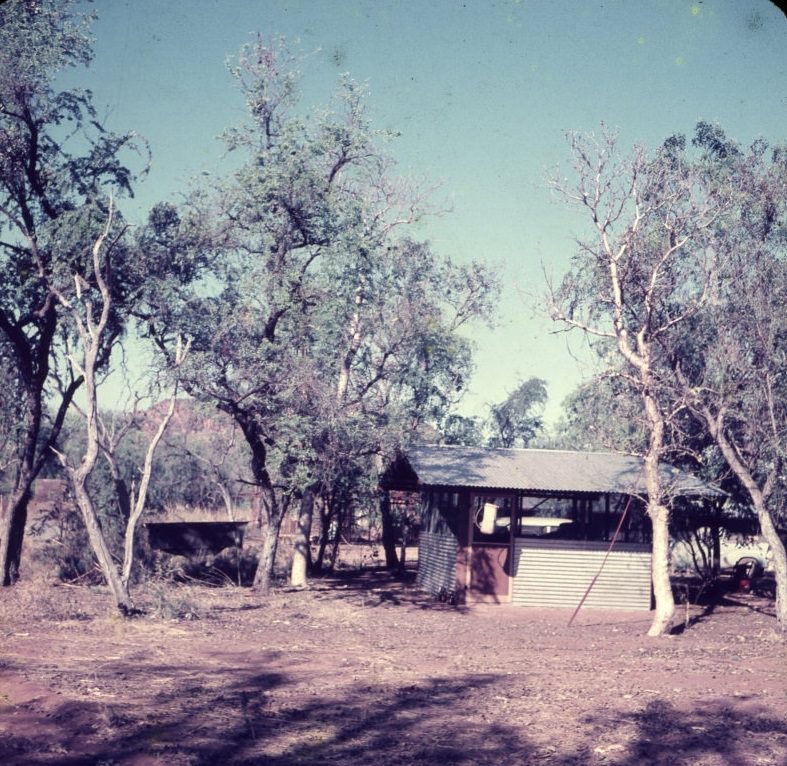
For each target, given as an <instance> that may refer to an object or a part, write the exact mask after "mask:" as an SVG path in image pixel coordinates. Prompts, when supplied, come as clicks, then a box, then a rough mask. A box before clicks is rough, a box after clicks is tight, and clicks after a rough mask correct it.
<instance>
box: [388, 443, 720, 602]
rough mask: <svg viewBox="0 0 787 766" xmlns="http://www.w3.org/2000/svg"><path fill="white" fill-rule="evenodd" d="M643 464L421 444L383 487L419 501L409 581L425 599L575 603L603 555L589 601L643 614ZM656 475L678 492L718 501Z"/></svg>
mask: <svg viewBox="0 0 787 766" xmlns="http://www.w3.org/2000/svg"><path fill="white" fill-rule="evenodd" d="M642 468H643V461H642V458H639V457H636V456H632V455H624V454H618V453H610V452H572V451H565V450H537V449H490V448H481V447H435V446H427V447H416V448H413V449H411V450H409V451H408V452H407V453H406V454H402V455H400V456H399V457H398V458H397V459H396V460H395V461H394V463H393V464H392V465H391V466H390V467H389V469H388V470H387V471H386V472H385V474H384V476H383V479H382V482H381V484H382V487H383V489H385V490H400V491H401V490H405V491H411V492H418V493H420V499H421V528H420V534H419V554H418V559H419V560H418V576H417V579H418V583H419V585H420V586H421V587H422V588H423V589H424V590H426V591H428V592H430V593H433V594H435V595H438V594H441V593H443V594H445V595H448V596H451V597H452V598H455V599H456V600H457V601H459V602H465V601H490V602H499V603H513V604H519V605H523V606H576V605H577V604H578V603H579V602H580V600H581V598H582V597H583V595H584V593H585V591H586V589H587V587H588V584H589V583H590V582H591V580H592V579H593V577H594V576H595V575H596V574H597V573H598V571H599V567H600V566H601V563H602V561H603V560H604V559H605V557H607V558H606V562H605V564H604V568H603V571H602V573H601V575H600V576H599V578H598V580H597V581H596V583H595V585H594V587H593V589H592V591H591V592H590V594H589V595H588V598H587V600H586V602H585V605H586V606H589V607H603V608H621V609H650V608H651V602H652V595H651V547H650V534H651V533H650V521H649V519H648V517H647V515H646V514H645V512H644V507H645V503H644V499H643V494H644V477H643V471H642ZM661 470H662V472H663V476H664V479H665V483H666V485H667V486H668V488H669V491H670V493H672V494H673V495H675V496H683V497H685V496H690V497H699V498H703V497H717V496H718V495H719V494H722V493H721V492H720V491H719V490H717V489H715V488H713V487H709V486H708V485H706V484H704V483H703V482H701V481H700V480H699V479H697V478H696V477H694V476H692V475H691V474H688V473H686V472H684V471H681V470H679V469H677V468H674V467H671V466H667V465H664V466H662V469H661ZM627 505H628V512H627V513H626V514H625V518H623V517H624V509H625V508H626V506H627ZM621 520H623V524H622V526H621V531H620V534H619V536H618V539H617V541H616V542H615V545H614V546H613V548H612V550H611V551H610V552H609V555H608V556H607V551H608V549H609V544H610V541H611V540H612V538H613V535H614V533H615V530H616V529H617V527H618V524H619V522H621Z"/></svg>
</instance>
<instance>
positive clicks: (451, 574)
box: [416, 532, 457, 595]
mask: <svg viewBox="0 0 787 766" xmlns="http://www.w3.org/2000/svg"><path fill="white" fill-rule="evenodd" d="M456 551H457V543H456V538H454V537H449V536H447V535H436V534H434V533H430V532H421V535H420V538H419V542H418V574H417V577H416V581H417V583H418V585H419V586H420V587H421V588H423V590H425V591H426V592H427V593H432V594H434V595H437V594H438V593H439V592H440V591H441V590H442V589H445V590H446V591H448V592H451V591H453V590H455V588H456Z"/></svg>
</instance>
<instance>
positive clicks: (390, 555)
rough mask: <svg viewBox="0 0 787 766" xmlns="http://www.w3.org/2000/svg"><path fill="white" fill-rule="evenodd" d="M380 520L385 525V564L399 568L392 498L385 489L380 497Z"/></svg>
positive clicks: (383, 540)
mask: <svg viewBox="0 0 787 766" xmlns="http://www.w3.org/2000/svg"><path fill="white" fill-rule="evenodd" d="M380 520H381V522H382V527H383V539H382V544H383V551H385V566H386V567H387V568H388V569H398V568H399V557H398V556H397V555H396V526H395V525H394V519H393V516H392V515H391V498H390V496H389V495H388V492H387V491H384V492H383V494H382V497H381V498H380Z"/></svg>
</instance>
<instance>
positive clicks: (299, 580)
mask: <svg viewBox="0 0 787 766" xmlns="http://www.w3.org/2000/svg"><path fill="white" fill-rule="evenodd" d="M313 515H314V491H313V490H312V488H311V487H310V488H309V489H307V490H306V491H305V492H304V493H303V497H302V498H301V507H300V512H299V514H298V530H297V532H296V534H295V546H294V549H293V553H292V568H291V570H290V585H292V587H293V588H305V587H306V577H307V574H308V571H309V566H310V564H311V545H310V542H309V537H310V535H311V529H312V517H313Z"/></svg>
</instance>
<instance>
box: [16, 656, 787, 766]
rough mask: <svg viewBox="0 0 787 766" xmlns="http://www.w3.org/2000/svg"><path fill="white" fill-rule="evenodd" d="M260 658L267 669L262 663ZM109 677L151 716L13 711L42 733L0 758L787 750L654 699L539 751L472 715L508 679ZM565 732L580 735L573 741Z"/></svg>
mask: <svg viewBox="0 0 787 766" xmlns="http://www.w3.org/2000/svg"><path fill="white" fill-rule="evenodd" d="M277 657H278V660H279V661H280V660H281V659H282V655H280V654H278V653H277ZM259 659H260V660H263V661H262V662H260V663H259V664H263V665H264V664H265V663H264V655H262V654H261V655H260V658H259ZM250 664H251V663H250ZM102 673H104V674H106V673H115V674H120V675H121V676H123V677H125V678H126V679H127V681H128V685H129V690H130V692H131V691H132V690H133V689H134V688H135V687H136V686H137V685H139V686H143V687H147V688H149V687H150V685H151V684H153V685H155V684H156V683H158V684H159V686H160V687H161V691H160V692H159V693H158V694H157V695H156V697H155V699H154V700H151V701H148V703H147V704H146V706H145V707H142V708H140V707H138V706H135V705H134V704H132V703H129V702H123V701H112V702H109V701H105V700H102V699H101V698H100V697H99V698H97V699H95V700H89V701H68V702H63V703H62V704H59V705H57V706H55V707H54V708H52V709H49V710H47V711H43V712H42V711H36V710H34V709H29V708H25V707H22V708H20V709H18V710H17V711H15V713H14V715H15V717H16V720H17V722H18V724H19V725H20V726H19V728H20V729H23V730H25V731H28V732H31V731H35V732H36V734H35V736H34V737H22V736H14V735H13V734H12V735H10V736H7V737H6V738H5V739H2V740H0V761H1V762H2V763H3V764H5V765H6V766H21V765H22V764H25V766H44V765H45V764H58V766H76V765H77V764H95V766H99V765H101V766H123V764H130V763H145V764H165V763H166V764H169V765H171V766H178V765H179V764H206V765H207V764H217V763H218V764H228V765H233V764H249V765H250V764H259V763H265V764H267V765H268V766H295V764H329V763H340V764H354V765H355V766H372V765H373V764H374V765H375V766H377V764H380V763H385V764H387V766H405V765H406V764H420V765H421V766H437V764H461V765H462V766H470V765H471V764H472V765H482V766H483V765H485V764H495V765H496V766H497V765H498V764H501V763H514V764H529V763H542V762H544V763H549V764H552V765H557V766H569V764H573V765H578V764H588V763H597V764H602V763H603V764H615V765H616V766H635V765H636V764H678V765H682V764H685V765H686V766H688V764H697V763H706V762H707V763H723V764H732V763H748V762H749V761H748V760H747V759H748V756H749V754H751V752H752V746H754V747H755V748H757V750H758V752H759V753H760V755H761V760H760V762H762V763H780V762H782V760H781V759H783V758H784V755H785V752H787V724H785V721H783V720H780V719H778V718H776V717H774V716H772V715H770V714H769V713H768V711H767V710H765V709H762V708H754V709H753V710H749V711H748V712H743V711H742V710H741V709H735V708H733V707H732V706H731V705H729V704H726V703H723V702H714V703H709V704H708V705H705V706H703V707H701V708H698V707H695V708H693V709H689V710H681V709H678V708H676V707H675V706H673V705H671V704H669V703H666V702H663V701H659V700H655V701H652V702H651V703H649V704H648V705H646V706H645V707H644V708H643V709H641V710H639V711H637V712H628V713H623V712H619V711H618V712H616V711H614V710H608V709H607V710H599V711H597V712H594V713H593V714H591V715H588V716H585V718H584V719H583V720H579V721H576V720H574V721H568V720H555V722H554V723H555V726H554V738H553V740H552V742H551V744H549V745H545V743H544V741H543V740H542V741H541V742H540V743H539V744H536V743H535V742H534V741H533V740H532V739H531V738H530V737H529V736H528V726H527V721H525V720H513V719H511V718H510V717H507V716H506V709H505V705H504V704H502V703H501V704H500V707H499V714H498V715H496V716H493V717H491V716H489V715H483V716H482V715H477V714H476V711H475V709H474V700H476V699H479V698H480V697H484V698H485V699H486V700H489V699H490V698H491V699H505V697H506V695H510V694H511V692H512V688H511V681H510V679H507V678H506V677H505V676H501V675H495V674H476V675H464V676H456V677H451V678H441V677H434V678H429V679H426V680H423V681H421V682H419V683H416V684H410V685H402V686H399V687H392V686H386V685H378V684H375V683H374V682H373V680H372V679H371V678H370V679H369V680H368V681H367V680H361V681H355V682H353V683H351V684H348V685H347V686H345V687H343V688H342V689H340V690H330V689H325V688H322V689H315V691H314V693H313V694H311V695H309V694H305V695H304V691H303V689H301V690H300V691H299V693H298V694H293V697H292V703H291V704H287V702H286V701H287V699H288V696H287V694H288V688H289V687H290V686H291V685H292V684H293V682H292V680H291V679H290V677H289V676H288V675H287V674H286V673H285V674H283V673H272V672H264V671H261V672H250V670H249V668H248V667H237V666H234V665H233V664H232V663H231V662H229V661H228V662H227V664H226V666H222V667H219V668H216V669H215V670H213V671H211V672H202V673H200V674H199V676H197V675H194V676H193V677H192V678H190V679H189V674H188V668H184V667H176V666H168V665H161V664H150V665H147V666H144V667H137V666H133V665H129V664H128V663H126V664H118V665H116V666H108V665H104V667H103V668H102ZM145 676H147V677H145ZM172 679H175V680H172ZM272 695H275V696H276V698H277V699H278V700H279V704H277V705H276V706H272V705H271V696H272ZM130 696H132V695H131V694H130ZM282 700H284V704H281V702H282ZM744 702H745V700H744ZM569 731H570V732H572V733H573V736H571V737H567V736H565V734H566V733H567V732H569ZM577 734H579V736H577ZM743 743H745V745H746V749H745V750H744V749H742V745H743ZM708 759H709V760H708Z"/></svg>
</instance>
